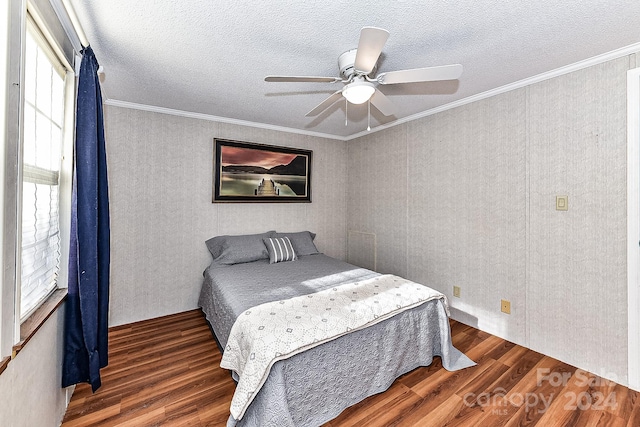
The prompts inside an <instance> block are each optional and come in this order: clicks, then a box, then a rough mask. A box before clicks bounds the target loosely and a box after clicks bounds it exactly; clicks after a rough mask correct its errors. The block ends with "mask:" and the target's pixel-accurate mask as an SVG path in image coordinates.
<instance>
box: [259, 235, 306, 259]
mask: <svg viewBox="0 0 640 427" xmlns="http://www.w3.org/2000/svg"><path fill="white" fill-rule="evenodd" d="M262 240H263V241H264V244H265V245H266V246H267V250H268V251H269V264H275V263H276V262H282V261H295V260H296V259H298V257H297V256H296V252H295V251H294V250H293V245H292V244H291V240H289V238H288V237H280V238H273V237H267V238H264V239H262Z"/></svg>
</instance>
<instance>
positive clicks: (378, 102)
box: [371, 89, 396, 116]
mask: <svg viewBox="0 0 640 427" xmlns="http://www.w3.org/2000/svg"><path fill="white" fill-rule="evenodd" d="M371 104H372V105H373V106H374V107H376V108H377V109H378V111H380V112H381V113H382V114H384V115H385V116H392V115H394V114H395V112H396V111H395V110H396V107H395V105H393V103H392V102H391V101H390V100H389V98H387V97H386V96H385V94H384V93H382V92H380V91H379V90H377V89H376V91H375V93H374V94H373V96H372V97H371Z"/></svg>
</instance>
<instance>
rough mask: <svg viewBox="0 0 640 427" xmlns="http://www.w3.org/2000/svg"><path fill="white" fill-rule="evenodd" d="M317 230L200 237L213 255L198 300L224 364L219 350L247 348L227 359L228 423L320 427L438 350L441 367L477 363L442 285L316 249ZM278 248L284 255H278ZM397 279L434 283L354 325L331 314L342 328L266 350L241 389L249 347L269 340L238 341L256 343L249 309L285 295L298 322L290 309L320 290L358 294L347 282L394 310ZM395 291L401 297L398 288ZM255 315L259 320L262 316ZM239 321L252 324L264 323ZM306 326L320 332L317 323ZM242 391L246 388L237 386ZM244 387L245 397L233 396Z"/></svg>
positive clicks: (329, 294) (326, 294)
mask: <svg viewBox="0 0 640 427" xmlns="http://www.w3.org/2000/svg"><path fill="white" fill-rule="evenodd" d="M314 237H315V235H314V234H313V233H310V232H308V231H306V232H299V233H276V232H275V231H269V232H267V233H262V234H255V235H244V236H218V237H215V238H213V239H210V240H208V241H207V247H208V248H209V250H210V252H211V254H212V256H213V261H212V263H211V265H210V266H209V267H207V269H206V270H205V271H204V273H203V275H204V280H203V285H202V290H201V293H200V298H199V303H198V304H199V306H200V307H201V308H202V310H203V312H204V314H205V316H206V319H207V321H208V322H209V324H210V326H211V329H212V331H213V333H214V335H215V338H216V340H217V341H218V344H219V346H220V348H221V351H223V362H222V363H221V366H223V365H224V363H225V359H230V360H232V361H233V360H235V359H234V355H235V356H236V357H237V358H240V355H242V356H243V357H245V358H244V359H241V361H240V362H237V363H236V364H233V363H232V362H226V363H227V364H228V365H229V366H232V367H233V368H230V369H231V370H232V375H233V377H234V379H235V380H236V381H237V382H238V386H237V389H236V393H235V394H234V400H233V401H232V405H231V415H230V417H229V421H228V424H227V425H228V426H238V427H242V426H278V427H286V426H291V427H293V426H318V425H321V424H323V423H325V422H327V421H329V420H331V419H333V418H335V417H337V416H338V415H339V414H340V413H341V412H342V411H343V410H344V409H346V408H347V407H349V406H351V405H354V404H355V403H357V402H360V401H362V400H363V399H365V398H367V397H369V396H371V395H374V394H376V393H380V392H382V391H384V390H386V389H387V388H389V386H390V385H391V384H392V383H393V381H394V380H395V379H396V378H397V377H399V376H400V375H403V374H405V373H407V372H409V371H411V370H413V369H415V368H417V367H419V366H428V365H430V364H431V362H432V360H433V357H434V356H440V357H441V358H442V364H443V366H444V367H445V369H448V370H457V369H462V368H465V367H468V366H472V365H474V363H473V362H472V361H471V360H470V359H468V358H467V357H466V356H465V355H464V354H462V353H461V352H460V351H458V350H457V349H456V348H455V347H453V346H452V344H451V336H450V329H449V321H448V312H447V310H448V308H447V304H446V298H444V296H443V295H442V294H439V293H437V292H436V291H433V290H431V289H429V288H426V287H424V286H421V285H417V284H414V283H413V282H409V281H406V280H404V279H401V278H397V277H395V276H387V275H380V274H379V273H376V272H373V271H371V270H367V269H363V268H359V267H356V266H354V265H351V264H348V263H345V262H343V261H340V260H337V259H334V258H331V257H329V256H326V255H324V254H322V253H319V251H318V250H317V248H316V247H315V245H314V243H313V239H314ZM274 241H275V242H276V244H277V243H279V242H282V246H281V247H280V253H278V250H277V247H276V248H275V249H274V250H272V249H271V248H270V247H269V243H271V244H272V245H273V242H274ZM284 245H287V246H286V247H284ZM274 246H275V245H274ZM274 252H275V256H274ZM285 252H286V253H285ZM289 252H291V253H289ZM279 255H281V258H285V259H283V260H279V259H278V256H279ZM274 260H275V261H274ZM386 283H388V284H389V290H388V292H391V293H389V294H382V293H381V294H380V296H382V298H378V292H382V291H379V289H380V287H384V286H385V284H386ZM379 285H380V286H379ZM414 285H416V286H414ZM374 286H375V289H374V288H373V287H374ZM400 286H413V287H420V289H418V290H419V291H420V292H422V291H423V289H422V288H425V289H424V292H431V294H429V295H431V296H425V295H421V296H419V298H418V299H416V301H415V302H413V303H411V304H409V303H406V304H405V305H406V307H404V308H403V309H402V310H400V311H399V312H397V314H393V313H392V314H389V315H385V316H381V315H380V314H375V313H373V312H371V313H369V310H368V309H367V310H366V311H367V314H366V315H367V316H370V319H369V320H371V321H368V320H367V321H362V322H365V323H363V324H362V326H361V327H357V324H355V323H354V324H353V325H354V327H352V328H349V327H344V325H345V324H347V323H349V322H352V321H353V322H356V321H360V320H347V319H345V320H344V321H342V320H337V321H334V323H336V325H335V326H336V327H338V328H340V327H342V328H344V329H345V331H344V332H341V333H339V334H334V335H330V336H328V337H329V338H328V339H319V338H317V336H316V338H313V339H312V338H308V339H309V341H308V343H307V344H308V345H305V346H301V349H300V350H297V351H293V352H290V353H287V351H288V350H287V351H284V352H283V354H281V353H277V352H276V353H275V354H276V355H277V356H278V357H274V358H272V359H270V360H271V361H270V362H269V365H268V366H267V369H266V371H265V372H264V375H263V376H262V379H261V381H260V384H259V385H258V387H257V388H255V387H254V388H250V389H246V388H243V387H245V386H246V384H247V382H248V381H249V382H250V380H247V378H251V376H250V375H249V374H247V372H248V371H249V368H247V366H249V365H250V364H251V363H252V362H253V356H254V355H255V354H258V355H262V354H263V353H266V351H263V350H265V349H266V348H270V347H269V345H271V344H272V343H270V344H269V345H267V347H265V348H261V350H260V351H255V354H254V350H250V349H247V348H244V349H243V348H242V345H243V344H242V343H245V344H246V343H247V342H249V345H251V346H253V345H255V342H256V341H264V339H262V340H261V339H256V338H252V339H250V338H246V337H247V336H248V335H249V332H248V329H247V330H245V329H242V328H243V326H242V321H243V320H244V319H243V318H244V317H246V316H248V315H250V314H251V312H252V311H253V312H254V313H253V315H257V316H258V319H262V320H264V319H265V318H269V317H270V316H269V314H271V315H276V313H277V315H278V316H279V315H280V313H279V312H278V309H279V308H280V307H284V306H285V305H289V304H294V307H295V304H296V301H298V302H297V304H304V305H298V306H297V307H298V308H297V310H298V311H295V310H294V311H293V312H290V311H289V312H283V314H282V317H283V318H286V319H287V320H286V321H287V322H294V323H293V324H295V322H297V320H295V319H296V318H300V316H293V315H292V314H291V313H293V314H304V313H306V312H307V311H311V312H312V311H313V310H312V309H311V308H307V307H308V306H307V305H306V304H307V303H308V302H307V301H311V300H312V299H313V298H315V301H319V300H321V298H325V299H324V301H325V303H329V300H330V301H331V304H338V303H337V302H335V300H338V301H339V297H337V296H336V295H347V294H348V295H351V294H352V293H353V294H356V292H352V290H354V289H355V290H358V291H359V292H360V293H365V292H364V291H362V290H363V289H365V288H364V287H367V288H366V289H371V291H370V293H369V294H368V297H367V301H368V302H367V303H368V304H370V303H371V297H372V296H374V295H376V298H378V299H379V300H380V302H381V303H388V304H391V305H395V306H396V307H398V310H399V309H400V305H401V304H400V303H397V304H396V302H394V301H393V299H392V298H396V297H395V296H394V295H397V298H401V296H400V295H401V294H400V292H399V291H398V292H396V290H397V289H399V288H400ZM374 291H375V292H374ZM388 295H391V296H388ZM402 295H403V296H402V298H404V293H403V294H402ZM346 298H350V296H347V297H346ZM306 299H308V300H306ZM351 301H353V303H349V304H360V301H358V302H356V300H355V299H353V300H351ZM377 303H378V300H376V304H375V309H378V307H379V305H380V304H377ZM349 304H348V306H349V307H348V308H350V310H348V309H345V310H346V311H345V313H347V312H348V311H350V312H354V311H356V310H354V309H353V308H354V307H358V306H356V305H349ZM370 305H374V304H370ZM301 307H305V308H304V309H303V308H301ZM322 307H324V305H323V306H322ZM332 307H333V312H331V313H333V314H332V315H333V316H338V317H335V319H341V318H340V317H339V316H341V315H343V314H340V313H338V311H340V308H339V307H337V308H336V307H335V306H332ZM260 309H262V310H263V312H262V313H260V312H259V310H260ZM265 310H266V311H265ZM283 310H284V308H283ZM320 310H331V308H326V309H325V308H321V309H320ZM326 313H330V312H329V311H327V312H326ZM273 317H277V316H273ZM303 317H304V316H303ZM320 317H322V321H323V322H324V321H326V319H325V317H327V315H325V313H324V312H323V313H321V316H320ZM320 317H316V318H315V320H313V321H312V323H311V324H314V325H320V324H321V322H320V320H319V319H320ZM374 317H375V320H373V319H374ZM262 320H258V321H259V322H261V323H265V324H266V322H263V321H262ZM313 322H317V323H313ZM331 322H332V320H331V318H329V323H331ZM349 324H351V323H349ZM254 326H257V324H256V325H254ZM245 328H249V329H255V330H257V329H261V328H263V326H260V328H257V327H256V328H251V327H245ZM291 329H300V328H297V324H296V327H292V328H287V330H288V331H289V332H291ZM307 332H308V331H307ZM313 333H320V332H317V331H315V329H314V332H313ZM322 333H326V332H322ZM284 335H286V332H285V333H284ZM303 335H305V333H303ZM269 336H271V335H269ZM263 338H264V336H263ZM305 339H307V338H305ZM242 340H244V341H242ZM274 341H278V343H279V345H290V343H285V344H282V342H281V341H282V340H281V339H278V340H274ZM239 342H240V344H239ZM234 346H235V347H238V346H239V347H241V348H239V349H238V348H235V347H234ZM251 348H253V347H251ZM256 348H260V347H256ZM274 351H276V350H274ZM279 351H282V350H279ZM250 354H251V357H249V355H250ZM228 356H229V357H228ZM267 358H268V357H267ZM249 359H251V360H249ZM238 366H239V367H238ZM260 372H262V371H260ZM254 385H255V384H254ZM244 390H249V392H247V393H242V391H244ZM244 394H246V395H247V396H248V397H242V396H240V395H243V396H244ZM238 400H239V401H240V403H238ZM234 405H235V406H234ZM234 415H235V416H234Z"/></svg>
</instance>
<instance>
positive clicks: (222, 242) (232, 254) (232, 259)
mask: <svg viewBox="0 0 640 427" xmlns="http://www.w3.org/2000/svg"><path fill="white" fill-rule="evenodd" d="M274 233H275V231H267V232H266V233H261V234H243V235H239V236H216V237H214V238H212V239H209V240H207V241H206V242H205V244H206V245H207V249H209V252H211V256H212V257H213V262H214V263H216V264H223V265H232V264H241V263H243V262H252V261H258V260H260V259H269V252H268V251H267V247H266V246H265V245H264V242H263V241H262V239H264V238H265V237H271V236H272V235H273V234H274Z"/></svg>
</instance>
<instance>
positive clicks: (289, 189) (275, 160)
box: [213, 138, 312, 203]
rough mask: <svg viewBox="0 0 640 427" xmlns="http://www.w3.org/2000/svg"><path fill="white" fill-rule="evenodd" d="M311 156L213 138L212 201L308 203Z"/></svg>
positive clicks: (275, 147)
mask: <svg viewBox="0 0 640 427" xmlns="http://www.w3.org/2000/svg"><path fill="white" fill-rule="evenodd" d="M311 155H312V151H310V150H301V149H296V148H289V147H278V146H272V145H263V144H256V143H251V142H240V141H232V140H227V139H219V138H215V139H214V159H213V202H214V203H220V202H254V203H261V202H262V203H264V202H269V203H273V202H311Z"/></svg>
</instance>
